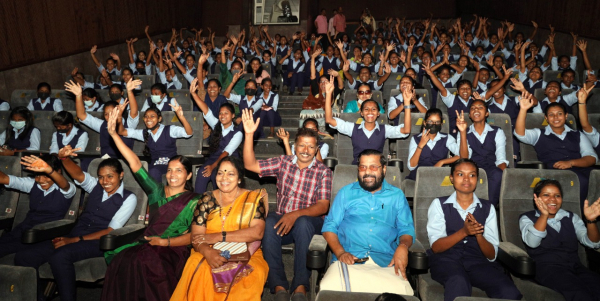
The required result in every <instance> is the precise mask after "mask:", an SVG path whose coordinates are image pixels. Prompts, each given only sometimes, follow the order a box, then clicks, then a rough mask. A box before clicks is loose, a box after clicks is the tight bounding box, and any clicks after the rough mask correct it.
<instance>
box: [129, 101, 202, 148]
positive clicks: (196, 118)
mask: <svg viewBox="0 0 600 301" xmlns="http://www.w3.org/2000/svg"><path fill="white" fill-rule="evenodd" d="M161 115H162V124H164V125H176V126H180V127H183V125H182V124H181V122H180V121H179V118H177V116H176V114H175V112H161ZM183 116H185V119H186V120H187V121H188V123H189V124H190V125H191V126H192V130H193V131H194V134H193V135H192V137H190V138H187V139H184V138H181V139H177V142H176V145H177V154H179V155H182V156H186V157H200V156H201V153H202V137H203V136H202V130H203V127H202V118H203V117H202V112H191V111H186V112H183ZM140 119H141V118H140ZM137 128H138V129H142V130H145V129H146V124H145V123H144V122H143V120H140V123H138V126H137ZM148 139H152V137H148ZM145 146H146V145H145V143H144V142H143V141H138V140H135V143H134V144H133V151H134V152H135V153H136V154H138V155H143V152H144V147H145Z"/></svg>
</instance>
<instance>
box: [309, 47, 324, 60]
mask: <svg viewBox="0 0 600 301" xmlns="http://www.w3.org/2000/svg"><path fill="white" fill-rule="evenodd" d="M322 52H323V50H321V49H315V51H313V53H312V55H311V56H310V57H311V58H312V59H313V60H316V59H317V58H318V57H319V55H321V53H322Z"/></svg>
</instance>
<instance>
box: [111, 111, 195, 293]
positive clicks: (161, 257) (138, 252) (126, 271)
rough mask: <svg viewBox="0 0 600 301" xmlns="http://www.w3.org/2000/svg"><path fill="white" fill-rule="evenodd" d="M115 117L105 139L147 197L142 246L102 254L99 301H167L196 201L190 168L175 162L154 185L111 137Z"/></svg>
mask: <svg viewBox="0 0 600 301" xmlns="http://www.w3.org/2000/svg"><path fill="white" fill-rule="evenodd" d="M113 115H115V116H113ZM113 117H114V118H113ZM116 117H117V115H116V113H115V111H113V112H112V113H111V118H110V119H109V122H108V131H109V134H110V135H111V136H112V138H113V140H114V141H115V144H116V145H117V147H118V148H119V151H120V152H121V154H123V157H125V159H126V160H127V161H128V163H129V166H130V168H131V171H132V172H133V174H134V176H135V177H136V179H137V180H138V182H139V183H140V185H141V186H142V188H143V189H144V191H145V192H146V194H147V195H148V206H149V207H150V219H149V223H148V228H146V231H145V232H144V236H143V239H144V240H146V241H148V242H145V241H137V242H134V243H131V244H128V245H125V246H122V247H120V248H118V249H116V250H114V251H109V252H106V253H105V254H104V256H105V258H106V261H107V262H108V263H109V265H108V269H107V271H106V277H105V280H104V288H103V290H102V300H107V301H108V300H110V301H115V300H168V299H169V298H170V297H171V294H172V293H173V291H174V290H175V287H176V286H177V282H178V281H179V278H180V277H181V273H182V272H183V268H184V267H185V263H186V261H187V259H188V258H189V256H190V247H189V246H190V244H191V239H190V232H189V229H190V225H191V222H192V219H193V216H194V209H195V208H196V205H197V203H198V200H199V198H200V195H198V194H196V193H194V192H193V189H191V187H190V186H189V180H190V179H191V177H192V164H191V162H190V161H189V159H187V158H185V157H183V156H175V157H173V158H171V160H170V161H169V165H168V170H167V174H166V177H167V181H168V183H169V184H168V185H167V186H164V185H163V184H162V183H158V182H156V181H155V180H154V179H153V178H152V177H150V176H149V175H148V172H147V171H146V170H145V169H144V168H142V165H141V162H140V159H139V158H138V157H137V156H136V155H135V154H134V153H133V151H131V149H129V147H127V146H126V145H125V144H124V143H123V141H122V140H121V137H120V136H119V135H117V134H116V133H115V131H114V126H115V120H116ZM113 119H115V120H113Z"/></svg>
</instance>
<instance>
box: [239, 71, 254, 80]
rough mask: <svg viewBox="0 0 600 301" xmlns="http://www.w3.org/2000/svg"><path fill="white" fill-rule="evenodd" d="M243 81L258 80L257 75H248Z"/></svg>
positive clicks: (243, 76) (243, 77)
mask: <svg viewBox="0 0 600 301" xmlns="http://www.w3.org/2000/svg"><path fill="white" fill-rule="evenodd" d="M242 79H244V80H246V81H249V80H256V75H254V74H252V73H246V74H244V75H242Z"/></svg>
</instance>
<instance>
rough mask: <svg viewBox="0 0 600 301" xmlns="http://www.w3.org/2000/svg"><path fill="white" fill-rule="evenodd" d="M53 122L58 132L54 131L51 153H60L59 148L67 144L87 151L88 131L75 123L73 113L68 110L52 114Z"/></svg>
mask: <svg viewBox="0 0 600 301" xmlns="http://www.w3.org/2000/svg"><path fill="white" fill-rule="evenodd" d="M52 123H53V124H54V127H55V128H56V132H54V133H52V143H51V144H50V154H58V150H60V149H61V148H63V147H65V146H66V145H70V146H71V147H72V148H79V149H80V150H79V151H80V152H83V151H85V148H86V147H87V144H88V141H89V137H88V133H87V132H86V131H84V130H83V129H81V128H80V127H79V125H77V124H75V118H73V114H71V113H69V112H67V111H61V112H58V113H56V114H54V116H52Z"/></svg>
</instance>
